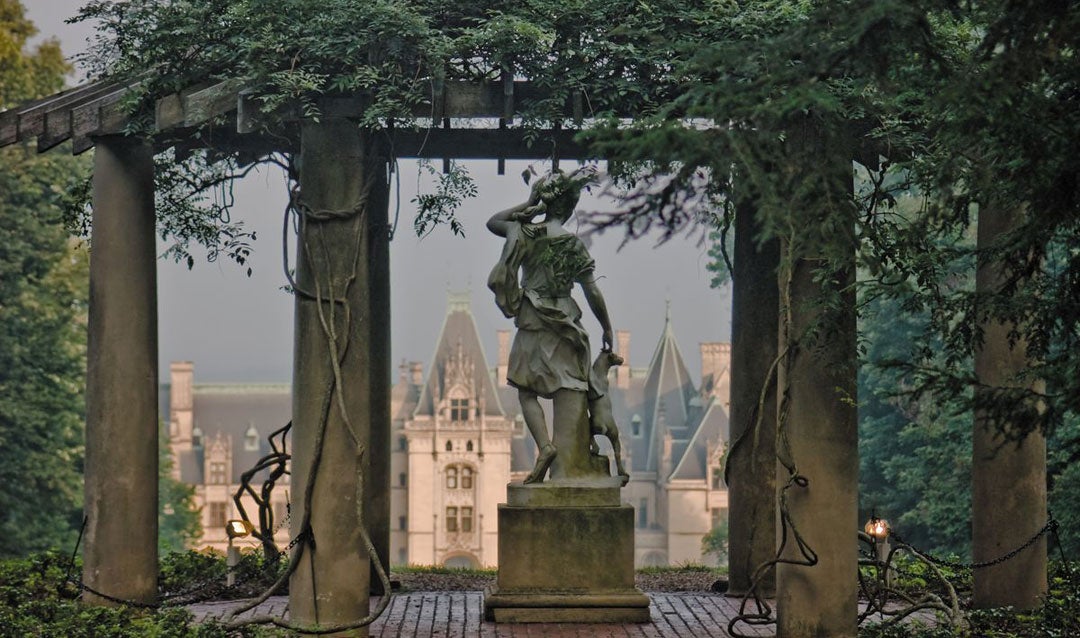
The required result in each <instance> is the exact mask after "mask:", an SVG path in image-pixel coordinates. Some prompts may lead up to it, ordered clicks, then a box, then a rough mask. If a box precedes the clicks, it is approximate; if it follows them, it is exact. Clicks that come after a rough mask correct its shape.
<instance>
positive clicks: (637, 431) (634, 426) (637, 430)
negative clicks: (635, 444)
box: [630, 414, 641, 436]
mask: <svg viewBox="0 0 1080 638" xmlns="http://www.w3.org/2000/svg"><path fill="white" fill-rule="evenodd" d="M630 434H632V435H633V436H641V415H640V414H635V415H634V416H633V418H632V419H630Z"/></svg>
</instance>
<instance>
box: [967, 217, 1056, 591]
mask: <svg viewBox="0 0 1080 638" xmlns="http://www.w3.org/2000/svg"><path fill="white" fill-rule="evenodd" d="M1019 215H1020V213H1016V212H1009V211H1002V210H1000V209H996V208H995V207H993V206H983V207H982V208H981V209H980V211H979V231H978V246H979V248H980V249H984V248H989V247H991V246H993V245H995V244H996V243H997V242H998V241H1000V240H1001V238H1002V236H1003V235H1005V233H1007V232H1009V231H1010V230H1011V229H1012V228H1013V225H1014V222H1015V221H1016V220H1017V217H1018V216H1019ZM1005 277H1006V273H1005V269H1004V267H1003V266H1002V265H1000V264H998V263H994V262H993V261H990V260H988V259H984V258H982V257H980V260H979V267H978V271H977V274H976V278H975V290H976V292H977V293H979V294H987V295H989V294H995V293H997V292H998V289H999V288H1000V287H1001V285H1002V284H1003V283H1004V281H1005ZM1013 327H1014V326H1012V325H1009V324H1005V323H1002V322H999V321H994V320H990V321H987V322H984V323H983V325H982V329H983V342H982V344H981V345H980V346H979V347H977V348H976V350H975V375H976V376H977V377H978V380H979V383H980V384H982V385H983V386H984V388H980V389H978V390H976V393H975V423H974V431H973V432H972V446H973V458H972V464H971V480H972V489H971V509H972V517H971V531H972V557H973V559H974V560H975V562H985V561H991V560H994V559H995V558H998V557H999V556H1002V555H1004V554H1006V553H1008V552H1009V551H1011V550H1013V549H1015V548H1017V547H1019V546H1020V545H1021V544H1023V543H1024V542H1025V541H1027V540H1028V539H1029V538H1031V536H1032V535H1034V534H1035V532H1037V531H1038V530H1039V529H1041V528H1042V526H1043V525H1044V524H1045V523H1046V440H1045V438H1044V437H1043V435H1042V433H1041V432H1038V431H1036V432H1032V433H1031V434H1029V435H1027V437H1026V438H1024V439H1023V441H1021V442H1020V444H1019V445H1017V444H1014V443H1006V442H1005V440H1006V439H1005V436H1004V434H1003V433H1008V432H1010V431H1016V430H1018V429H1019V426H1020V425H1021V424H1020V423H1017V422H1016V421H1012V422H1002V421H1001V419H998V418H995V417H994V415H993V414H992V413H991V411H988V410H984V409H980V403H979V399H980V395H981V396H986V395H988V394H990V393H993V392H994V391H995V389H1002V388H1017V387H1021V385H1022V384H1024V383H1026V384H1027V385H1029V386H1030V385H1031V381H1030V380H1029V381H1026V382H1018V381H1017V380H1016V379H1015V377H1016V375H1018V374H1020V373H1022V372H1023V371H1024V370H1025V369H1027V368H1028V367H1029V363H1030V362H1029V361H1028V356H1027V347H1026V344H1025V342H1024V341H1023V340H1020V341H1018V342H1017V343H1015V344H1011V343H1010V340H1009V332H1010V330H1012V329H1013ZM1032 409H1035V407H1034V406H1032ZM1015 418H1017V419H1019V418H1023V416H1022V412H1021V411H1018V412H1017V414H1016V416H1015ZM974 579H975V582H974V584H975V592H974V600H973V602H974V605H975V607H977V608H988V607H1005V606H1007V605H1011V606H1014V607H1018V608H1021V609H1031V608H1033V607H1036V606H1038V604H1039V596H1042V595H1043V594H1045V593H1046V588H1047V582H1046V537H1045V536H1044V537H1042V538H1040V539H1039V541H1038V542H1036V543H1035V544H1034V545H1033V546H1032V547H1030V548H1029V549H1027V550H1025V551H1023V552H1021V553H1020V554H1019V555H1017V556H1016V557H1015V558H1012V559H1010V560H1008V561H1005V562H1004V563H1001V564H1000V565H996V566H994V567H988V568H984V569H977V570H975V572H974Z"/></svg>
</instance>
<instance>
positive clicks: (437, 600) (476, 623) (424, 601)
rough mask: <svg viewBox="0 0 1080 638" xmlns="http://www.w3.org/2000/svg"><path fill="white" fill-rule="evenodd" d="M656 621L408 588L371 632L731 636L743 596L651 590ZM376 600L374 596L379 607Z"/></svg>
mask: <svg viewBox="0 0 1080 638" xmlns="http://www.w3.org/2000/svg"><path fill="white" fill-rule="evenodd" d="M649 598H650V599H651V601H652V604H651V605H650V608H649V611H650V612H651V615H652V622H650V623H643V624H626V625H618V624H581V625H577V624H570V623H551V624H522V625H518V624H495V623H491V622H486V621H484V601H483V593H482V592H478V591H462V592H408V593H402V594H395V595H394V597H393V598H392V599H391V601H390V606H389V607H388V608H387V609H386V611H385V612H383V615H382V616H381V617H379V619H378V620H376V621H375V624H374V625H372V627H371V635H372V636H381V637H385V638H406V637H417V638H420V637H428V636H432V637H434V636H438V637H440V638H471V637H473V636H491V637H492V638H521V637H526V638H527V637H530V636H531V637H534V638H535V637H539V636H542V637H543V638H561V637H564V636H582V637H590V638H591V637H593V636H596V637H611V636H618V637H619V638H639V637H641V638H644V637H650V638H653V637H663V638H669V637H670V638H699V637H702V638H704V637H717V638H723V637H726V636H727V625H728V621H730V620H731V618H732V616H734V615H735V614H737V613H738V607H739V600H735V599H730V598H727V597H725V596H721V595H717V594H706V593H694V592H680V593H661V592H650V593H649ZM376 600H377V599H372V608H374V606H375V603H376ZM237 604H238V601H227V602H213V603H202V604H199V605H193V606H191V607H189V608H188V610H189V611H191V612H192V613H193V614H194V615H195V618H196V620H199V621H202V620H206V619H210V618H220V617H221V616H222V615H223V614H224V613H225V612H226V611H228V610H229V609H230V608H232V607H233V606H235V605H237ZM287 606H288V598H287V597H285V596H275V597H273V598H270V599H269V600H268V601H266V602H265V603H264V604H262V605H260V606H259V607H258V608H256V609H255V610H254V612H255V613H258V614H260V615H262V614H278V615H281V614H285V613H286V611H287ZM741 631H742V633H743V634H745V635H749V636H771V635H773V628H772V627H771V626H767V627H761V628H754V627H748V626H746V625H742V629H741Z"/></svg>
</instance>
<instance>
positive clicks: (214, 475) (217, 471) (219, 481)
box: [208, 461, 228, 485]
mask: <svg viewBox="0 0 1080 638" xmlns="http://www.w3.org/2000/svg"><path fill="white" fill-rule="evenodd" d="M208 482H209V483H210V484H211V485H224V484H225V483H227V482H228V480H227V479H226V476H225V462H224V461H210V480H209V481H208Z"/></svg>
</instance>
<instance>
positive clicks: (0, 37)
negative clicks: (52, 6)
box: [0, 0, 88, 556]
mask: <svg viewBox="0 0 1080 638" xmlns="http://www.w3.org/2000/svg"><path fill="white" fill-rule="evenodd" d="M35 33H36V30H35V29H34V26H33V24H31V23H30V22H29V21H28V20H27V19H26V17H25V14H24V8H23V6H22V4H21V3H19V2H17V1H14V0H0V106H4V107H9V106H13V105H14V104H15V103H16V102H18V101H21V100H26V99H31V98H35V97H41V96H42V95H46V94H48V93H51V92H53V91H56V90H58V89H59V88H61V87H62V86H63V84H64V76H65V74H66V73H67V72H68V70H69V68H68V66H67V64H66V63H65V62H64V60H63V57H62V56H61V54H60V49H59V47H58V45H57V43H56V41H55V40H50V41H47V42H45V43H44V44H42V45H40V46H38V47H37V49H36V50H35V51H33V52H31V51H27V49H26V41H27V39H28V38H29V37H31V36H32V35H34V34H35ZM32 153H33V151H32V150H27V149H23V148H6V149H3V150H0V485H3V486H4V487H3V489H2V490H0V556H13V555H22V554H24V553H27V552H30V551H34V550H42V549H47V548H50V547H57V546H61V545H64V546H70V545H71V544H73V543H74V537H75V532H76V530H77V529H78V526H79V523H80V522H81V516H80V510H81V505H82V480H81V476H80V473H81V467H82V453H83V444H82V424H83V402H82V386H83V376H84V371H85V358H84V357H85V350H84V349H85V342H86V337H85V319H86V303H87V287H86V277H87V266H88V262H87V253H86V250H85V249H83V248H79V247H78V246H76V245H74V244H72V243H70V242H69V239H68V235H67V232H66V231H65V230H64V226H63V223H62V219H63V212H64V209H65V207H66V206H67V201H68V199H69V196H68V189H69V188H71V187H72V186H74V184H76V183H77V182H78V180H79V179H80V177H81V176H82V175H84V174H85V172H86V169H87V164H86V162H85V161H83V160H81V159H79V158H73V157H71V156H69V155H61V154H51V155H46V156H36V155H33V154H32Z"/></svg>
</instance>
